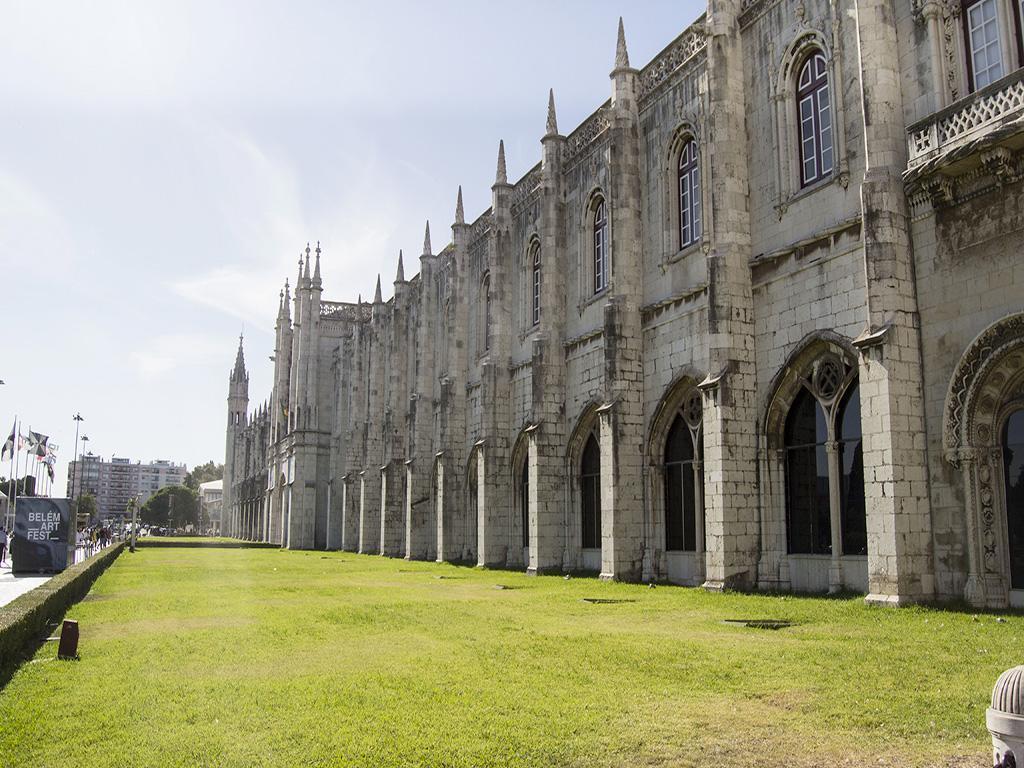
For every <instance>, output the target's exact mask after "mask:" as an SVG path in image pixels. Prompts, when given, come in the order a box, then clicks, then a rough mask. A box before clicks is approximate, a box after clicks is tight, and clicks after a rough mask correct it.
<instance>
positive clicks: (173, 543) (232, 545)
mask: <svg viewBox="0 0 1024 768" xmlns="http://www.w3.org/2000/svg"><path fill="white" fill-rule="evenodd" d="M135 547H136V549H139V548H142V547H178V548H183V549H188V548H190V547H191V548H195V549H280V548H281V545H280V544H266V543H265V542H262V541H204V540H203V539H195V540H192V541H188V540H182V539H170V540H169V541H165V540H162V539H154V538H152V537H149V536H147V537H146V538H144V539H139V540H138V541H136V542H135Z"/></svg>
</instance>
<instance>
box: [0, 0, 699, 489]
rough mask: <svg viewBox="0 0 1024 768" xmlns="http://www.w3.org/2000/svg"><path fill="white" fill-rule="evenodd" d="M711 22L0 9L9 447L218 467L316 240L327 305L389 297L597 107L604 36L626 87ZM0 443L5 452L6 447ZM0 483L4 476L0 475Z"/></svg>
mask: <svg viewBox="0 0 1024 768" xmlns="http://www.w3.org/2000/svg"><path fill="white" fill-rule="evenodd" d="M702 10H703V5H701V4H699V3H696V2H692V1H685V2H679V1H678V0H675V1H673V2H669V1H667V0H665V1H658V2H654V1H652V2H624V1H623V0H619V2H606V1H605V0H565V1H563V2H554V1H553V0H548V1H547V2H541V1H530V0H520V1H518V2H509V3H503V4H501V5H499V4H497V3H487V2H481V1H480V0H477V2H449V3H439V2H433V3H430V2H404V3H403V2H386V1H384V0H378V1H376V2H372V3H371V2H359V3H357V2H312V1H310V2H294V1H293V2H274V3H270V2H242V1H241V0H239V1H238V2H228V1H227V0H224V1H217V0H203V1H202V2H186V1H185V0H169V1H168V2H152V1H149V2H145V1H143V0H131V1H126V2H112V1H107V0H89V2H81V1H80V0H75V1H74V2H47V1H46V0H28V1H27V2H11V1H10V0H6V1H5V2H4V3H3V4H2V6H0V104H2V105H3V106H2V109H0V267H2V274H3V287H4V299H3V303H4V305H5V307H6V311H5V312H3V316H4V317H6V322H5V324H4V331H5V335H6V337H7V342H6V343H5V344H4V345H3V349H4V350H5V352H4V355H3V362H2V363H0V379H3V380H5V381H6V386H3V387H0V431H2V432H3V434H4V436H5V437H6V434H7V433H8V432H9V431H10V428H11V424H12V422H13V419H14V416H15V414H17V415H19V416H20V417H21V418H22V419H23V420H24V421H25V425H26V428H28V426H29V425H30V426H31V427H32V428H33V429H35V430H37V431H41V432H44V433H48V434H50V435H51V436H52V439H53V440H54V441H55V442H57V443H59V444H60V446H61V452H60V463H59V464H58V467H57V475H58V487H59V488H62V487H63V480H64V477H65V475H66V466H67V465H66V462H67V461H68V460H69V458H70V457H71V453H72V449H73V441H74V423H73V422H72V420H71V416H72V415H73V414H74V413H75V412H76V411H81V413H82V415H83V416H84V417H85V419H86V421H85V422H84V424H83V431H84V432H85V433H86V434H88V435H89V437H90V438H91V441H90V443H89V446H88V447H89V449H90V450H92V451H93V452H95V453H99V454H101V455H104V456H106V457H109V456H110V455H111V454H117V455H120V456H129V457H131V458H134V459H144V460H148V459H153V458H168V459H172V460H174V461H178V462H185V463H187V464H188V465H189V466H190V467H191V466H193V465H195V464H196V463H201V462H203V461H206V460H208V459H211V458H214V459H217V460H218V461H223V457H224V424H225V420H226V411H225V409H226V402H225V398H226V396H227V377H228V371H229V370H230V368H231V365H232V363H233V361H234V355H235V348H236V344H237V337H238V334H239V332H240V331H243V330H244V332H245V352H246V362H247V364H248V367H249V371H250V403H255V402H257V401H260V400H262V399H263V398H265V397H267V396H268V395H269V392H270V380H271V372H272V370H271V363H270V362H269V360H268V359H267V357H268V355H270V354H271V351H272V348H273V341H274V339H273V324H274V319H275V316H276V310H277V296H278V291H279V290H280V288H281V286H282V284H283V282H284V278H285V277H289V278H290V279H292V280H294V274H295V271H296V261H297V259H298V255H299V250H300V249H301V248H302V247H304V246H305V244H306V241H307V240H310V241H316V240H317V239H319V240H320V241H321V243H322V247H323V249H324V253H323V263H322V267H323V278H324V298H325V299H328V300H335V301H351V300H354V299H355V298H356V295H357V294H358V293H362V294H363V295H364V296H365V297H370V296H372V294H373V286H374V281H375V279H376V275H377V272H378V271H379V272H381V273H382V274H383V282H384V293H385V299H386V298H387V297H388V296H390V294H391V282H392V280H393V279H394V272H395V265H396V260H397V255H398V249H399V248H403V249H405V253H406V255H407V259H406V274H407V276H411V275H412V274H413V273H414V272H416V271H417V270H418V261H417V257H418V255H419V253H420V250H421V245H422V242H423V239H422V238H423V224H424V221H425V220H426V219H429V220H430V222H431V228H432V233H433V242H434V246H435V251H437V250H439V249H440V247H442V246H443V245H444V244H445V243H446V242H448V241H449V239H450V237H451V229H450V226H451V222H452V218H453V213H454V206H455V194H456V190H457V187H458V185H459V184H462V185H463V191H464V195H465V206H466V217H467V219H468V220H472V219H475V218H476V217H477V216H478V215H479V214H480V213H481V212H482V211H483V210H484V209H486V208H487V206H488V205H489V204H490V186H491V184H492V183H493V181H494V168H495V157H496V153H497V146H498V139H499V138H504V140H505V146H506V151H507V155H508V170H509V176H510V180H511V179H516V178H518V177H519V176H521V175H522V174H523V173H524V172H525V171H527V170H528V169H529V168H531V167H532V166H533V165H534V164H535V163H537V161H538V160H539V159H540V143H539V140H540V137H541V135H542V134H543V132H544V122H545V116H546V109H547V92H548V88H549V87H553V88H554V89H555V101H556V105H557V110H558V124H559V128H560V129H561V131H562V133H569V132H570V131H571V130H572V129H573V128H574V127H575V126H576V125H577V124H578V123H579V121H580V120H582V119H583V118H585V117H586V116H587V115H589V114H590V113H591V112H592V111H593V110H594V109H596V108H597V107H598V106H599V105H600V104H601V103H602V102H603V101H604V100H605V99H606V98H608V96H609V95H610V82H609V79H608V72H609V71H610V70H611V68H612V62H613V57H614V49H615V31H616V23H617V20H618V17H619V16H620V15H622V16H624V17H625V26H626V37H627V41H628V44H629V53H630V59H631V63H632V64H633V65H634V66H642V65H643V64H644V63H646V62H647V61H648V60H649V59H650V58H651V57H653V56H654V55H655V54H656V53H657V52H658V51H660V50H661V49H662V48H663V47H664V46H665V45H667V44H668V43H669V42H670V41H671V40H672V39H673V38H675V36H676V35H678V34H679V32H681V31H682V30H683V29H684V28H685V27H686V26H687V25H688V24H690V23H691V22H692V21H693V20H694V19H695V18H696V17H697V16H698V15H699V14H700V13H701V12H702ZM0 439H3V438H0ZM8 471H9V466H7V465H5V466H3V467H2V468H0V475H7V474H8Z"/></svg>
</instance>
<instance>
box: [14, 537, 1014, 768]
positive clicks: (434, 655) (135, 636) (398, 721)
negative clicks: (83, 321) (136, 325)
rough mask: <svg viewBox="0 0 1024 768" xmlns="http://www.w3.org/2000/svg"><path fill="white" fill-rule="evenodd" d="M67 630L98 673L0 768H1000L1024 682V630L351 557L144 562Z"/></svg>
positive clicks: (224, 555) (31, 676)
mask: <svg viewBox="0 0 1024 768" xmlns="http://www.w3.org/2000/svg"><path fill="white" fill-rule="evenodd" d="M496 585H505V586H506V587H508V588H507V589H498V588H497V586H496ZM584 598H599V599H606V600H616V601H620V600H621V601H623V602H608V603H590V602H586V601H585V600H584ZM69 616H70V617H71V618H75V619H78V621H79V622H80V627H81V645H80V651H81V656H82V658H81V660H80V661H78V662H58V661H55V660H54V659H53V657H54V655H55V653H56V648H55V644H54V643H47V644H46V645H45V646H44V647H43V648H42V649H41V650H40V651H39V653H38V654H37V655H36V658H35V660H33V661H31V662H29V663H27V664H25V665H24V666H23V667H22V668H21V669H20V670H19V671H18V672H17V673H16V675H15V676H14V678H13V679H12V680H11V682H10V683H9V684H8V685H7V687H6V688H5V689H4V690H3V691H0V765H3V766H8V765H10V766H107V765H109V766H148V765H154V766H155V765H161V766H163V765H181V766H193V765H210V766H227V765H231V766H251V765H261V766H262V765H288V766H291V765H360V766H363V765H365V766H408V765H444V766H504V765H516V766H518V765H524V766H525V765H530V766H561V765H572V766H618V765H626V766H663V765H664V766H668V765H720V766H787V768H791V767H794V766H818V765H871V766H878V765H889V766H897V765H898V766H900V768H903V767H904V766H918V765H957V766H961V765H965V766H966V765H970V766H979V767H980V766H987V765H991V762H990V761H989V754H990V753H989V738H988V735H987V733H986V731H985V725H984V718H985V708H986V706H987V704H988V697H989V693H990V691H991V687H992V684H993V683H994V682H995V679H996V677H997V676H998V674H999V673H1000V672H1001V671H1002V670H1003V669H1005V668H1007V667H1010V666H1012V665H1014V664H1018V663H1021V661H1022V659H1024V617H1021V616H1019V615H1008V616H1006V617H1005V620H1004V621H997V620H996V617H995V616H993V615H981V616H978V617H977V618H975V617H973V616H972V615H971V614H969V613H958V612H952V611H940V610H928V609H903V610H893V609H884V608H868V607H866V606H864V605H863V602H862V600H861V599H860V598H850V599H835V600H826V599H810V598H795V597H768V596H759V595H754V596H750V595H735V594H729V595H720V594H707V593H705V592H703V591H701V590H697V589H682V588H676V587H665V586H663V587H658V588H657V589H648V588H647V587H643V586H637V585H626V584H609V583H603V582H600V581H598V580H596V579H591V578H573V579H570V580H565V579H563V578H560V577H537V578H531V577H527V576H525V575H523V574H519V573H510V572H504V571H485V570H479V569H470V568H460V567H455V566H449V565H437V564H433V563H408V562H405V561H402V560H391V559H385V558H380V557H373V556H358V555H352V554H344V553H331V554H323V553H319V552H284V551H277V550H255V549H172V548H140V549H139V551H138V552H137V553H136V554H134V555H132V554H129V553H127V552H125V554H123V555H122V556H121V557H120V558H119V559H118V560H117V562H115V564H114V565H113V566H112V567H111V568H110V570H109V571H108V572H107V573H106V574H104V575H103V576H102V577H101V578H100V579H99V580H98V581H97V582H96V585H95V586H94V587H93V590H92V592H91V593H90V594H89V596H88V597H87V598H86V599H85V600H84V601H83V602H82V603H80V604H79V605H77V606H75V607H74V608H73V609H72V610H71V612H70V614H69ZM737 618H738V619H752V618H777V619H788V620H791V621H793V622H795V625H794V626H792V627H789V628H785V629H780V630H776V631H770V630H765V629H752V628H748V627H745V626H742V625H736V624H727V623H724V620H726V619H737Z"/></svg>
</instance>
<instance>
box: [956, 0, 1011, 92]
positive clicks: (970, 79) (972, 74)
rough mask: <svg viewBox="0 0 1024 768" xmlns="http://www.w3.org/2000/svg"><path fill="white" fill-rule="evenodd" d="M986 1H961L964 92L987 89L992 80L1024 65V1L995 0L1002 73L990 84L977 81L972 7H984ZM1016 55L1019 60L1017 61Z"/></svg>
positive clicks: (997, 41) (997, 78)
mask: <svg viewBox="0 0 1024 768" xmlns="http://www.w3.org/2000/svg"><path fill="white" fill-rule="evenodd" d="M984 2H986V0H961V2H960V33H961V37H960V39H961V44H962V46H963V64H964V75H965V78H964V79H965V82H964V86H965V87H964V91H965V93H969V94H970V93H975V92H977V91H980V90H983V89H984V88H987V87H988V86H989V85H991V84H992V83H994V82H996V81H997V80H1000V79H1001V78H1004V77H1006V76H1007V75H1009V74H1011V73H1012V72H1015V71H1017V70H1018V69H1021V68H1024V0H1009V5H1010V7H1009V8H1007V7H1006V0H992V2H993V7H994V8H995V23H996V43H997V44H998V50H999V60H1000V65H1001V68H1002V73H1001V74H1000V75H999V77H996V78H993V79H992V80H991V81H989V82H988V83H985V84H984V85H981V86H979V85H978V84H977V82H976V79H975V78H976V74H977V73H976V71H975V68H974V50H973V48H972V41H971V21H970V12H971V9H973V8H975V7H976V6H980V5H981V4H982V3H984ZM1007 25H1009V27H1008V28H1004V27H1007ZM1014 55H1015V56H1016V62H1014V61H1013V57H1014Z"/></svg>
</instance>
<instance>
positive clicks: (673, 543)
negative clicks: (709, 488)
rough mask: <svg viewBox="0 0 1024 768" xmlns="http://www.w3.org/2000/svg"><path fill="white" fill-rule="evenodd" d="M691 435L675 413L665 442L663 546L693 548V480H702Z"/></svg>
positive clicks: (687, 550)
mask: <svg viewBox="0 0 1024 768" xmlns="http://www.w3.org/2000/svg"><path fill="white" fill-rule="evenodd" d="M693 461H694V451H693V437H692V435H691V433H690V429H689V427H687V426H686V422H685V421H683V419H682V417H681V416H676V418H675V421H673V422H672V427H671V428H670V429H669V432H668V439H667V440H666V441H665V549H666V551H669V552H673V551H675V552H695V551H696V550H697V521H696V513H697V496H696V483H697V482H703V479H702V477H701V476H700V475H698V474H697V472H696V470H695V468H694V463H693Z"/></svg>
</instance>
